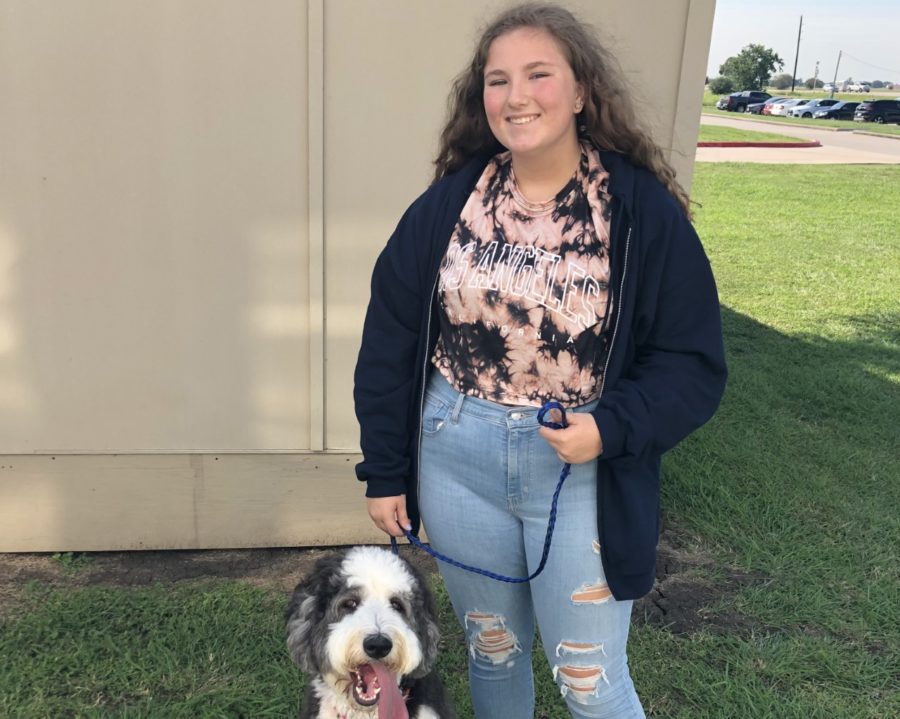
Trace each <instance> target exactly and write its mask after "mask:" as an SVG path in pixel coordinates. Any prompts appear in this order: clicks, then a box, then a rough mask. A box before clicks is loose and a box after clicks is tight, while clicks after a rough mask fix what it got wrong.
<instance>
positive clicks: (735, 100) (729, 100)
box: [716, 90, 772, 112]
mask: <svg viewBox="0 0 900 719" xmlns="http://www.w3.org/2000/svg"><path fill="white" fill-rule="evenodd" d="M770 97H772V96H771V95H770V94H769V93H767V92H759V91H758V90H744V91H743V92H733V93H731V94H730V95H722V97H720V98H719V99H718V100H717V101H716V107H717V108H718V109H719V110H728V111H729V112H744V110H746V109H747V106H748V105H752V104H754V103H757V102H764V101H765V100H768V99H769V98H770Z"/></svg>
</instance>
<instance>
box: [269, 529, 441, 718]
mask: <svg viewBox="0 0 900 719" xmlns="http://www.w3.org/2000/svg"><path fill="white" fill-rule="evenodd" d="M287 633H288V638H287V644H288V649H289V651H290V654H291V657H292V658H293V660H294V661H295V662H296V663H297V665H298V666H299V667H300V668H301V669H302V670H303V671H304V672H306V673H307V675H308V676H309V679H310V683H309V686H308V687H307V690H306V700H305V703H304V706H303V710H302V711H301V713H300V717H301V719H325V718H326V717H327V719H375V717H378V719H405V718H406V717H409V718H410V719H455V717H456V713H455V712H454V711H453V709H452V708H451V707H450V704H449V703H448V701H447V697H446V693H445V691H444V688H443V685H442V684H441V682H440V679H439V678H438V676H437V673H436V672H435V671H434V663H435V658H436V656H437V651H438V640H439V635H438V626H437V621H436V619H435V605H434V599H433V598H432V596H431V593H430V592H429V591H428V587H427V586H426V584H425V582H424V580H423V579H422V577H421V576H420V575H419V573H418V572H416V571H415V569H414V568H413V567H412V566H411V565H410V564H409V563H408V562H406V560H404V559H402V558H400V557H398V556H395V555H393V554H391V553H390V552H387V551H385V550H383V549H378V548H375V547H355V548H353V549H350V550H349V551H347V552H344V553H339V554H334V555H330V556H327V557H324V558H322V559H320V560H319V561H318V562H317V563H316V565H315V567H314V568H313V570H312V572H311V573H310V574H309V576H307V577H306V578H305V579H304V580H303V581H302V582H300V584H298V585H297V588H296V589H295V590H294V595H293V597H292V599H291V603H290V606H289V607H288V610H287Z"/></svg>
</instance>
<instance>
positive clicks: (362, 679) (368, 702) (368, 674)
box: [350, 664, 381, 707]
mask: <svg viewBox="0 0 900 719" xmlns="http://www.w3.org/2000/svg"><path fill="white" fill-rule="evenodd" d="M350 691H351V693H352V694H353V699H354V701H355V702H356V703H357V704H359V705H361V706H364V707H370V706H374V705H375V704H377V703H378V697H379V696H381V682H379V681H378V676H377V674H376V673H375V669H374V668H373V667H372V665H371V664H360V665H359V666H358V667H356V671H355V672H350Z"/></svg>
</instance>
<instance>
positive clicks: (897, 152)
mask: <svg viewBox="0 0 900 719" xmlns="http://www.w3.org/2000/svg"><path fill="white" fill-rule="evenodd" d="M700 122H701V124H704V125H718V126H720V127H736V128H739V129H745V130H756V131H759V132H772V126H773V124H775V123H769V122H765V121H759V120H748V119H744V118H741V119H737V118H735V119H732V118H730V117H721V116H719V115H703V116H702V117H701V119H700ZM778 127H779V130H780V134H784V135H789V136H792V137H797V138H799V139H801V140H818V141H819V142H820V143H821V147H800V148H796V147H788V148H778V147H698V148H697V162H761V163H772V164H788V165H793V164H816V165H827V164H863V165H865V164H878V165H885V164H887V165H895V164H900V142H897V141H896V140H895V139H894V138H892V137H882V136H876V135H872V134H868V133H866V134H862V133H855V132H841V131H835V130H828V129H824V128H816V127H810V126H809V125H798V126H796V127H791V126H786V125H785V124H783V123H778Z"/></svg>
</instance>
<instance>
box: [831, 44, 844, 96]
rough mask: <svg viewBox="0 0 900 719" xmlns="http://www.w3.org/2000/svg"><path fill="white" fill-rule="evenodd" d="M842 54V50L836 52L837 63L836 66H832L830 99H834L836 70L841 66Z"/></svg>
mask: <svg viewBox="0 0 900 719" xmlns="http://www.w3.org/2000/svg"><path fill="white" fill-rule="evenodd" d="M843 54H844V51H843V50H838V61H837V65H835V66H834V82H832V83H831V97H834V89H835V87H837V72H838V68H839V67H840V66H841V55H843Z"/></svg>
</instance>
